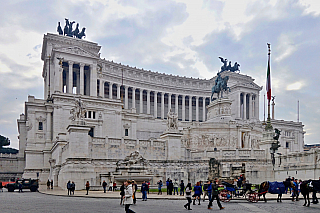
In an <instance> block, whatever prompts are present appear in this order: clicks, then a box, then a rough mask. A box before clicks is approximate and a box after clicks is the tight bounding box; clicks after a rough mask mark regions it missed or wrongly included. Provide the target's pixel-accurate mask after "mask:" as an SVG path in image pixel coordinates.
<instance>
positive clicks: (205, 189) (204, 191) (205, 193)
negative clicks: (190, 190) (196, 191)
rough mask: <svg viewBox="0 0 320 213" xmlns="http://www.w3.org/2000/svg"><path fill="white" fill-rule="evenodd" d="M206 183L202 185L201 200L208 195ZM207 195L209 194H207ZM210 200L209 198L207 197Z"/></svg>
mask: <svg viewBox="0 0 320 213" xmlns="http://www.w3.org/2000/svg"><path fill="white" fill-rule="evenodd" d="M207 189H208V184H207V183H205V184H204V185H203V202H204V201H205V200H206V196H208V190H207ZM208 197H209V196H208ZM209 200H210V199H209Z"/></svg>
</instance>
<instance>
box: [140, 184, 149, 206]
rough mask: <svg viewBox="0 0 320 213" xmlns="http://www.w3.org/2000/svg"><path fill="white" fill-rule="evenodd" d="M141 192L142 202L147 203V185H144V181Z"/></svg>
mask: <svg viewBox="0 0 320 213" xmlns="http://www.w3.org/2000/svg"><path fill="white" fill-rule="evenodd" d="M141 192H142V201H147V192H148V185H147V184H146V182H145V181H143V182H142V185H141Z"/></svg>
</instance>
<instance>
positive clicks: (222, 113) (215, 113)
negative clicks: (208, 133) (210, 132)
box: [207, 98, 232, 122]
mask: <svg viewBox="0 0 320 213" xmlns="http://www.w3.org/2000/svg"><path fill="white" fill-rule="evenodd" d="M231 104H232V101H231V100H229V99H228V98H221V99H217V100H214V101H212V102H211V103H210V104H209V105H208V106H207V109H208V113H207V121H209V122H210V121H221V120H230V119H231Z"/></svg>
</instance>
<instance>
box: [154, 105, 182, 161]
mask: <svg viewBox="0 0 320 213" xmlns="http://www.w3.org/2000/svg"><path fill="white" fill-rule="evenodd" d="M167 117H168V119H167V129H166V131H165V132H164V133H163V134H162V135H160V139H162V140H165V141H166V143H167V156H166V158H167V160H180V159H181V158H184V157H185V155H186V154H185V152H186V151H185V150H186V149H185V148H184V147H183V145H182V143H181V137H182V136H183V134H182V133H180V131H179V129H178V115H177V114H176V113H174V112H172V110H171V109H170V110H169V112H168V115H167Z"/></svg>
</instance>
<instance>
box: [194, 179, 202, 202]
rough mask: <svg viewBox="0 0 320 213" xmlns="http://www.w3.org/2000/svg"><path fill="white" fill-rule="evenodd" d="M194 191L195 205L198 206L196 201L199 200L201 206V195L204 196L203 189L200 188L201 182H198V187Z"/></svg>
mask: <svg viewBox="0 0 320 213" xmlns="http://www.w3.org/2000/svg"><path fill="white" fill-rule="evenodd" d="M193 191H194V195H193V197H194V200H193V205H196V199H198V200H199V203H198V205H200V200H201V194H202V188H201V186H200V182H197V184H196V186H195V187H193Z"/></svg>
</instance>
